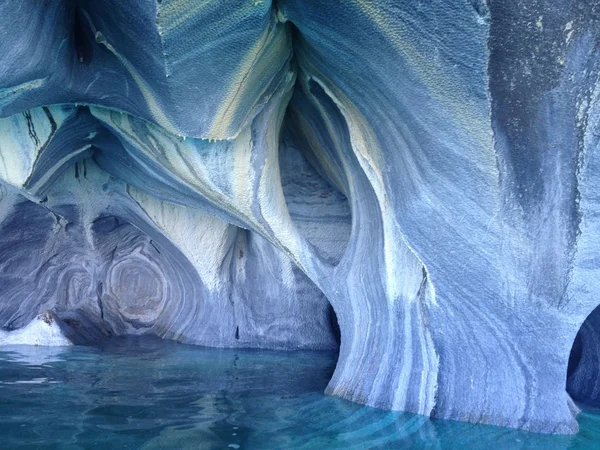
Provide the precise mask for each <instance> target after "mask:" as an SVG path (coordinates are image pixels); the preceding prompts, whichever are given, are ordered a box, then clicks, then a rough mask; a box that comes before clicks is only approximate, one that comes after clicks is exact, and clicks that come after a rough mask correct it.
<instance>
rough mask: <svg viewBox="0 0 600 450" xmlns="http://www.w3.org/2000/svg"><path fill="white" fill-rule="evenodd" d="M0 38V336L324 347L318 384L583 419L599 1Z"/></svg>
mask: <svg viewBox="0 0 600 450" xmlns="http://www.w3.org/2000/svg"><path fill="white" fill-rule="evenodd" d="M0 35H1V36H2V39H0V230H1V231H0V326H1V327H3V330H2V334H1V336H0V337H2V336H11V335H12V336H14V334H12V333H18V332H19V330H21V329H23V327H31V326H33V325H36V323H37V322H35V321H36V320H37V319H36V317H37V316H38V314H40V313H42V312H45V311H51V312H45V313H44V314H49V315H50V316H49V317H53V318H55V319H53V320H55V321H56V323H61V324H63V326H64V329H65V330H67V331H65V334H64V336H63V339H66V340H67V341H68V342H69V343H70V342H74V343H78V342H86V341H90V340H96V339H102V337H103V336H108V335H143V334H152V335H156V336H160V337H164V338H168V339H174V340H178V341H181V342H188V343H194V344H199V345H208V346H217V347H259V348H278V349H298V348H305V349H337V348H338V347H339V360H338V363H337V367H336V370H335V373H334V375H333V378H332V379H331V381H330V383H329V386H328V388H327V392H328V393H331V394H334V395H338V396H341V397H344V398H346V399H349V400H352V401H355V402H359V403H363V404H367V405H371V406H376V407H380V408H387V409H392V410H399V411H409V412H413V413H418V414H421V415H425V416H432V417H441V418H448V419H454V420H461V421H468V422H477V423H487V424H494V425H501V426H507V427H515V428H523V429H526V430H531V431H536V432H544V433H574V432H576V431H577V422H576V420H575V417H576V414H577V412H578V411H577V407H576V406H575V404H574V403H573V401H572V399H571V396H572V397H573V398H575V399H577V400H584V401H592V402H593V401H597V402H600V388H599V387H598V386H600V381H599V380H600V369H599V365H598V361H599V360H600V356H599V355H600V338H599V337H598V336H599V335H598V333H600V331H599V330H600V328H599V327H600V325H598V324H600V310H598V311H595V308H596V307H597V306H598V305H600V296H599V295H598V292H600V196H599V194H598V192H600V53H599V50H598V49H599V48H600V4H598V3H597V2H596V1H595V0H578V1H577V2H573V1H570V0H535V1H529V0H489V1H486V0H431V1H429V2H420V1H399V0H348V1H345V2H325V1H318V0H279V1H278V2H274V1H271V0H162V1H161V0H122V1H119V2H109V1H107V0H77V1H67V0H20V1H19V2H15V1H9V0H0ZM597 158H598V159H597ZM32 320H33V321H34V322H32ZM31 323H33V325H31ZM28 324H30V325H28ZM36 326H37V325H36ZM25 329H29V328H25ZM36 329H37V328H36ZM33 334H35V333H33ZM33 334H32V333H29V334H28V333H25V332H22V333H21V334H19V336H21V337H20V338H19V339H20V341H19V342H21V341H23V340H25V341H27V339H26V336H28V335H33ZM23 336H25V338H23ZM2 339H4V337H2ZM32 339H33V338H32ZM33 340H35V339H33ZM42 341H43V339H42V340H40V339H37V340H35V342H32V343H43V342H42ZM1 342H2V340H1V339H0V343H1ZM574 343H575V345H574ZM572 349H573V351H572Z"/></svg>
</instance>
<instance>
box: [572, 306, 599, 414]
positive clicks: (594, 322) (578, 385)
mask: <svg viewBox="0 0 600 450" xmlns="http://www.w3.org/2000/svg"><path fill="white" fill-rule="evenodd" d="M567 392H568V393H569V395H570V396H571V398H572V399H573V400H575V401H578V402H582V403H586V404H591V405H600V306H598V307H597V308H596V309H594V310H593V311H592V312H591V313H590V314H589V316H588V317H587V318H586V319H585V321H584V322H583V324H582V325H581V328H580V329H579V331H578V333H577V336H576V337H575V340H574V341H573V347H572V349H571V354H570V356H569V365H568V368H567Z"/></svg>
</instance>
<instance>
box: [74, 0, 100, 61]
mask: <svg viewBox="0 0 600 450" xmlns="http://www.w3.org/2000/svg"><path fill="white" fill-rule="evenodd" d="M94 42H95V38H94V36H93V35H92V30H90V29H89V26H88V22H87V20H86V17H85V13H84V11H83V9H82V8H81V7H80V6H79V5H78V4H76V5H75V8H74V11H73V48H74V49H75V53H76V54H77V60H78V61H79V62H80V63H81V64H85V65H89V64H90V62H91V61H92V55H93V45H94Z"/></svg>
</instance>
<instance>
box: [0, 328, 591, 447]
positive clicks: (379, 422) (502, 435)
mask: <svg viewBox="0 0 600 450" xmlns="http://www.w3.org/2000/svg"><path fill="white" fill-rule="evenodd" d="M334 366H335V355H333V354H330V353H323V352H291V353H286V352H276V351H258V350H216V349H206V348H200V347H193V346H186V345H182V344H177V343H173V342H168V341H162V340H156V339H134V338H129V339H115V340H111V341H109V342H107V343H105V344H103V346H102V347H63V348H54V349H47V348H41V347H12V348H8V347H7V348H4V349H3V350H2V351H0V442H1V444H0V446H2V447H3V448H19V446H22V448H25V447H28V448H31V447H33V448H51V447H52V448H56V447H60V448H90V447H96V448H102V449H104V448H178V449H179V448H193V449H270V448H273V449H283V448H298V449H328V448H343V449H365V448H411V447H414V448H432V449H460V450H466V449H489V448H507V449H538V448H539V449H566V448H573V449H574V448H597V447H596V443H597V442H598V440H600V410H592V409H589V408H588V409H586V410H585V411H584V413H583V414H581V415H580V418H579V422H580V426H581V432H580V433H579V435H577V436H544V435H535V434H529V433H525V432H519V431H515V430H508V429H504V428H497V427H490V426H483V425H473V424H464V423H458V422H451V421H443V420H429V419H427V418H425V417H422V416H415V415H411V414H403V413H397V412H387V411H381V410H377V409H373V408H368V407H362V406H359V405H356V404H353V403H350V402H347V401H344V400H341V399H338V398H334V397H328V396H325V395H323V394H322V392H323V390H324V388H325V386H326V384H327V381H328V379H329V378H330V376H331V373H332V371H333V368H334Z"/></svg>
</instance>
